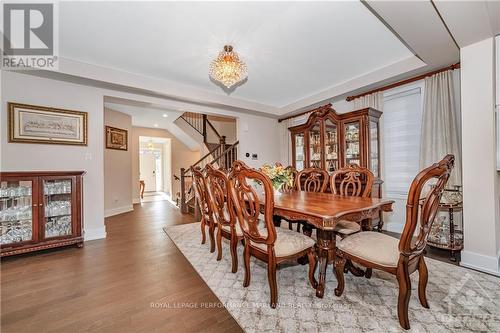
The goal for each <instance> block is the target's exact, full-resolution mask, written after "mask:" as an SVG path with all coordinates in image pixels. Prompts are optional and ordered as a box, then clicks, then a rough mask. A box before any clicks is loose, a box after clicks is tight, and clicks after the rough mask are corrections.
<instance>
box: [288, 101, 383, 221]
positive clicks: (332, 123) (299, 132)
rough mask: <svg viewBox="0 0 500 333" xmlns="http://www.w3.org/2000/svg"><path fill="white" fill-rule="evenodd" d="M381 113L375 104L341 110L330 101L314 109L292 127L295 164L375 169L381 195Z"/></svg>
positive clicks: (331, 168)
mask: <svg viewBox="0 0 500 333" xmlns="http://www.w3.org/2000/svg"><path fill="white" fill-rule="evenodd" d="M381 116H382V112H380V111H378V110H375V109H373V108H365V109H361V110H356V111H352V112H348V113H342V114H338V113H336V112H335V110H334V109H333V108H332V106H331V104H327V105H325V106H322V107H319V108H317V109H314V110H312V113H311V115H310V116H309V118H308V120H307V122H306V123H305V124H302V125H298V126H294V127H290V128H289V130H290V133H291V136H292V165H293V166H294V167H295V168H296V169H297V170H298V171H300V170H302V169H305V168H311V167H315V168H322V169H325V170H327V171H328V172H329V173H330V174H331V173H333V172H334V171H335V170H337V169H339V168H342V167H344V166H347V165H350V164H357V165H359V166H361V167H365V168H368V169H370V170H371V171H372V172H373V174H374V175H375V179H376V180H375V182H374V185H373V189H372V196H374V197H381V196H382V193H381V184H382V180H381V179H380V164H379V152H380V134H379V119H380V117H381ZM381 227H382V224H381V221H380V223H379V228H381Z"/></svg>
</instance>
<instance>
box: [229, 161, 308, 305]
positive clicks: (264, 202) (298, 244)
mask: <svg viewBox="0 0 500 333" xmlns="http://www.w3.org/2000/svg"><path fill="white" fill-rule="evenodd" d="M228 178H229V190H230V193H231V200H232V202H233V203H234V208H235V212H236V216H237V220H238V223H239V225H240V227H241V229H242V231H243V236H244V238H245V249H244V251H243V257H244V263H245V279H244V282H243V286H244V287H248V286H249V285H250V256H254V257H255V258H257V259H259V260H262V261H264V262H266V263H267V278H268V281H269V287H270V291H271V300H270V305H271V307H272V308H275V307H276V304H277V301H278V286H277V283H276V268H277V266H278V265H279V264H280V263H282V262H285V261H295V260H297V259H298V258H301V257H304V256H306V255H307V257H308V259H309V282H310V283H311V285H312V286H313V288H316V286H317V282H316V280H315V278H314V270H315V267H316V258H315V255H314V243H315V242H314V240H313V239H312V238H310V237H307V236H305V235H302V234H300V233H297V232H294V231H291V230H288V229H285V228H275V226H274V224H273V210H274V190H273V187H272V185H271V180H270V179H269V178H268V177H267V176H266V175H265V174H263V173H262V172H260V171H258V170H255V169H252V168H249V167H248V166H247V165H245V163H243V162H241V161H235V162H234V163H233V169H232V171H231V173H230V174H229V177H228ZM254 181H257V182H259V183H260V184H262V188H263V191H264V192H263V193H260V194H258V193H257V192H256V191H255V188H254V187H253V186H251V184H249V183H250V182H254ZM261 211H262V212H261Z"/></svg>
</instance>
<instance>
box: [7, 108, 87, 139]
mask: <svg viewBox="0 0 500 333" xmlns="http://www.w3.org/2000/svg"><path fill="white" fill-rule="evenodd" d="M7 109H8V110H7V111H8V112H9V115H8V123H9V142H20V143H41V144H61V145H77V146H86V145H87V118H88V115H87V112H81V111H71V110H64V109H56V108H51V107H45V106H36V105H28V104H20V103H11V102H9V103H8V108H7Z"/></svg>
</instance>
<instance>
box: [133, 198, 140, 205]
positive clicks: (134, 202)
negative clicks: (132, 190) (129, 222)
mask: <svg viewBox="0 0 500 333" xmlns="http://www.w3.org/2000/svg"><path fill="white" fill-rule="evenodd" d="M138 203H141V198H134V199H132V204H134V205H135V204H138Z"/></svg>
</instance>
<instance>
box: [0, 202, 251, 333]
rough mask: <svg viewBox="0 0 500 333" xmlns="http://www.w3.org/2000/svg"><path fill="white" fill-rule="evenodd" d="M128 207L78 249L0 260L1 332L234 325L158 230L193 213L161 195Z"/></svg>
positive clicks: (216, 329) (212, 329)
mask: <svg viewBox="0 0 500 333" xmlns="http://www.w3.org/2000/svg"><path fill="white" fill-rule="evenodd" d="M134 208H135V210H134V212H131V213H126V214H122V215H117V216H114V217H111V218H108V219H106V229H107V238H106V239H105V240H95V241H91V242H86V243H85V246H84V248H83V249H78V248H76V247H69V248H65V249H59V250H50V251H45V252H42V253H39V254H28V255H23V256H18V257H10V258H5V259H3V260H2V263H1V330H2V332H16V333H18V332H48V331H50V332H81V331H92V332H172V331H175V332H201V331H203V332H240V331H241V328H240V327H239V326H238V324H237V323H236V321H235V320H234V319H233V318H232V317H231V316H230V315H229V313H228V312H227V310H226V309H225V308H224V307H212V308H208V305H210V304H212V305H214V304H215V305H216V304H218V299H217V297H216V296H215V295H214V294H213V293H212V292H211V290H210V289H209V288H208V287H207V285H206V284H205V282H203V280H202V279H201V278H200V277H199V276H198V274H197V273H196V272H195V270H194V269H193V267H192V266H191V265H190V264H189V262H188V261H187V260H186V259H185V258H184V256H183V255H182V254H181V253H180V252H179V250H178V249H177V248H176V247H175V245H174V244H173V243H172V241H171V240H170V239H169V238H168V236H167V235H166V234H165V233H164V232H163V231H162V227H164V226H165V225H173V224H183V223H190V222H193V218H192V217H191V216H190V215H182V214H180V212H179V211H178V210H177V209H175V208H174V207H173V206H172V205H171V204H170V203H168V202H167V201H158V202H150V203H144V204H142V206H141V205H135V206H134ZM196 236H198V235H196ZM228 269H230V267H228ZM152 303H154V305H152ZM165 304H169V305H170V306H171V307H174V308H165V307H163V308H162V305H163V306H164V305H165ZM183 305H184V306H188V307H189V306H191V307H193V306H197V308H186V307H183V308H182V306H183ZM176 306H177V308H175V307H176Z"/></svg>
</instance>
